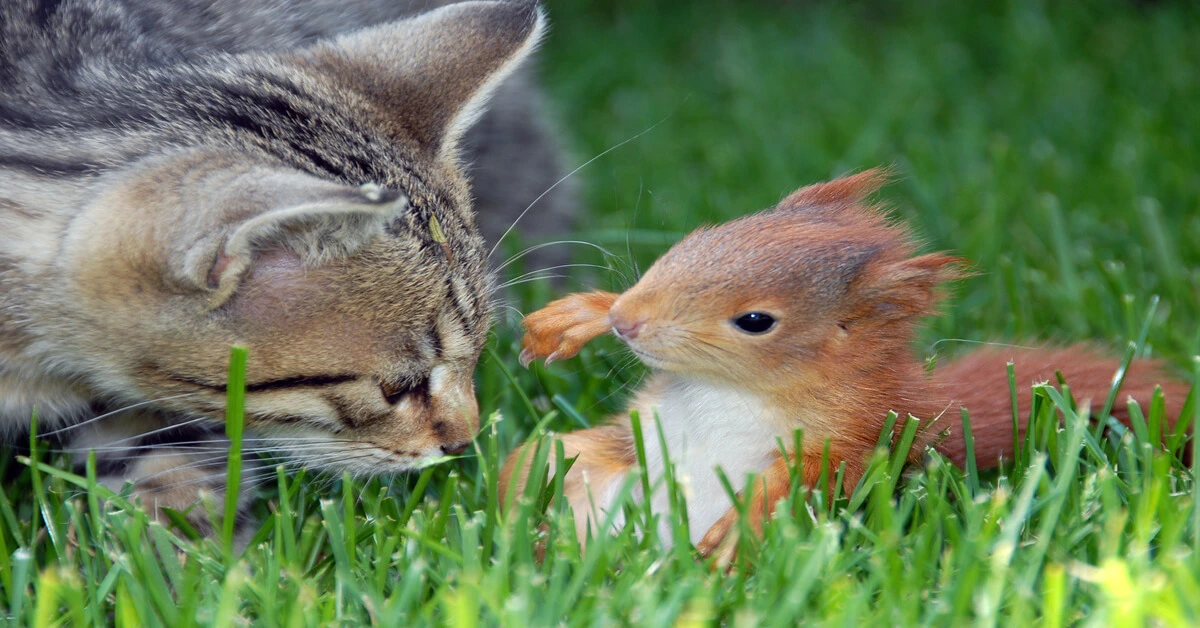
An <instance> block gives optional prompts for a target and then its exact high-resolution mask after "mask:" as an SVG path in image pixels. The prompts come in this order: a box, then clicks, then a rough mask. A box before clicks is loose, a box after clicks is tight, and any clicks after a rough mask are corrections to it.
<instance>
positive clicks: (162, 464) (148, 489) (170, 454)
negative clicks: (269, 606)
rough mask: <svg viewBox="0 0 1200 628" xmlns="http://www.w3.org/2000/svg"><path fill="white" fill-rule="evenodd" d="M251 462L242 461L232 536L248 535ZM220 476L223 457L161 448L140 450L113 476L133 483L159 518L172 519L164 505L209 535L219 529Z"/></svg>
mask: <svg viewBox="0 0 1200 628" xmlns="http://www.w3.org/2000/svg"><path fill="white" fill-rule="evenodd" d="M257 464H258V463H257V461H249V460H247V461H244V463H243V467H242V478H243V479H242V482H241V486H240V487H239V490H238V504H237V513H236V515H235V523H234V530H235V537H237V538H247V539H248V536H247V533H248V532H249V531H250V530H249V529H250V528H251V527H252V525H251V523H252V522H251V518H250V516H249V512H248V511H249V506H250V501H251V498H252V496H253V494H254V489H255V486H256V482H254V481H253V479H252V478H254V477H256V476H257V475H259V473H257V471H258V469H257ZM226 478H227V475H226V461H225V458H224V457H223V456H222V457H214V456H213V455H212V454H211V453H203V454H202V453H197V452H195V451H190V450H188V449H187V448H184V447H165V448H163V449H161V450H158V451H154V452H152V453H145V454H143V455H142V456H140V457H139V458H138V459H137V460H136V461H134V462H133V463H132V464H130V465H129V467H128V469H127V470H126V472H125V473H124V477H121V478H117V479H118V480H119V481H121V482H122V483H123V482H130V483H131V484H132V485H133V497H134V499H135V500H137V501H140V502H141V504H142V507H143V508H145V509H146V510H147V511H148V512H149V513H150V515H151V516H153V517H154V518H155V519H156V520H158V521H159V522H161V523H163V524H165V525H167V524H170V523H172V517H171V516H169V515H168V514H167V510H168V509H169V510H172V511H175V512H178V513H180V514H182V515H183V518H184V519H185V520H186V522H187V524H188V525H189V526H191V528H192V530H194V531H195V532H196V533H198V534H199V535H200V536H202V537H209V536H215V535H216V534H217V533H218V532H219V526H220V525H221V523H220V522H221V517H222V516H223V515H224V511H225V490H226ZM105 483H106V484H109V483H111V482H105ZM182 527H186V526H182Z"/></svg>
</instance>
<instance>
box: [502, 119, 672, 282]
mask: <svg viewBox="0 0 1200 628" xmlns="http://www.w3.org/2000/svg"><path fill="white" fill-rule="evenodd" d="M674 115H675V112H674V111H672V112H671V113H670V114H668V115H667V116H666V117H665V118H663V119H662V120H659V121H658V122H655V123H654V124H652V125H650V127H649V128H647V129H646V130H644V131H642V132H641V133H638V134H637V135H634V136H633V137H630V138H628V139H626V140H624V141H621V142H618V143H617V144H614V145H612V146H610V147H608V148H607V149H605V150H603V151H601V152H600V154H598V155H596V156H595V157H592V158H591V159H589V160H587V161H585V162H583V163H582V164H580V165H579V166H578V167H577V168H575V169H574V170H572V171H570V172H568V173H567V174H565V175H563V177H562V178H561V179H559V180H558V181H555V182H554V184H553V185H551V186H550V187H548V188H546V191H545V192H542V193H541V194H539V195H538V196H537V198H535V199H533V202H531V203H529V206H528V207H526V208H525V209H524V210H522V211H521V213H520V214H517V218H516V219H515V220H513V221H512V224H511V225H509V226H508V229H505V230H504V233H503V234H501V235H500V237H499V238H498V239H497V240H496V243H495V244H493V245H492V248H491V250H490V251H488V259H491V257H492V255H495V253H496V249H497V248H498V247H499V246H500V244H501V243H502V242H504V238H507V237H508V234H510V233H512V230H513V229H514V228H515V227H516V226H517V223H518V222H521V219H522V218H524V217H525V214H527V213H529V210H530V209H533V206H534V205H537V203H538V201H540V200H542V199H543V198H545V196H546V195H547V194H549V193H550V192H551V191H553V190H554V188H556V187H558V186H559V185H561V184H562V182H563V181H566V180H567V179H570V178H571V177H573V176H575V174H576V173H578V172H579V171H580V170H583V169H584V168H586V167H588V166H589V165H591V164H592V162H594V161H596V160H597V159H600V158H601V157H603V156H605V155H607V154H609V153H611V152H613V151H614V150H617V149H618V148H620V147H622V146H624V145H626V144H628V143H630V142H632V141H634V140H637V139H639V138H641V137H642V136H643V135H645V134H647V133H649V132H651V131H653V130H654V129H657V128H658V127H659V126H660V125H661V124H662V123H664V122H666V121H667V120H669V119H671V117H672V116H674Z"/></svg>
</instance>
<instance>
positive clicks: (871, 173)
mask: <svg viewBox="0 0 1200 628" xmlns="http://www.w3.org/2000/svg"><path fill="white" fill-rule="evenodd" d="M891 178H892V172H891V170H890V169H888V168H872V169H870V170H864V171H862V172H860V173H858V174H855V175H850V176H848V177H842V178H840V179H834V180H833V181H825V182H823V183H815V184H813V185H809V186H806V187H802V188H800V189H799V190H796V191H795V192H792V193H791V194H789V195H787V197H785V198H784V199H783V200H782V201H779V204H778V205H777V206H776V208H777V209H779V210H783V211H815V212H828V211H839V210H842V209H846V208H848V207H851V206H853V205H857V204H859V203H860V202H861V201H862V200H863V199H865V198H866V197H868V196H870V195H871V194H873V193H874V192H875V191H877V190H878V189H879V188H881V187H883V185H884V184H886V183H887V182H888V181H889V180H890V179H891Z"/></svg>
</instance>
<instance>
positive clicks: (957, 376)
mask: <svg viewBox="0 0 1200 628" xmlns="http://www.w3.org/2000/svg"><path fill="white" fill-rule="evenodd" d="M1009 362H1012V363H1013V369H1014V373H1015V376H1016V384H1017V408H1018V412H1017V417H1018V430H1017V432H1018V436H1019V437H1020V438H1022V439H1024V437H1025V423H1026V422H1027V421H1028V420H1029V409H1030V403H1031V398H1032V392H1031V390H1030V387H1031V385H1033V384H1034V383H1037V382H1045V381H1050V382H1054V381H1056V377H1055V371H1060V372H1061V373H1062V375H1063V378H1064V379H1065V380H1066V382H1067V385H1068V386H1070V388H1071V394H1072V396H1073V397H1074V398H1075V400H1076V401H1078V402H1079V403H1080V405H1083V404H1085V403H1087V401H1088V400H1090V402H1091V405H1092V408H1093V411H1094V412H1099V410H1100V408H1101V407H1102V406H1103V405H1104V402H1105V400H1106V399H1107V398H1108V392H1109V389H1110V388H1111V387H1112V383H1113V376H1114V375H1115V374H1116V373H1117V370H1118V369H1119V368H1120V366H1121V361H1120V360H1118V359H1116V358H1113V357H1110V356H1106V355H1104V354H1103V353H1101V352H1100V351H1097V350H1095V349H1093V348H1091V347H1088V346H1084V345H1075V346H1071V347H1066V348H1038V349H1014V348H1003V349H999V348H987V349H981V350H978V351H974V352H971V353H969V354H967V355H966V356H964V357H962V358H959V359H958V360H955V361H953V362H951V363H949V364H947V365H946V366H944V367H939V368H938V369H937V370H936V371H935V375H934V378H935V381H936V383H937V384H938V386H939V387H940V388H941V390H942V391H943V392H944V394H945V395H946V396H947V397H948V398H952V399H953V400H954V401H953V402H952V404H951V406H950V408H951V410H957V409H958V408H959V407H964V408H966V409H967V411H968V412H969V414H970V417H971V434H972V436H973V437H974V443H975V460H976V462H977V464H978V465H979V467H980V468H991V467H995V466H997V465H999V463H1000V460H1001V458H1004V459H1006V460H1012V459H1013V451H1012V448H1013V428H1012V424H1013V415H1012V397H1011V394H1010V392H1009V385H1008V368H1007V364H1008V363H1009ZM1155 386H1161V387H1162V390H1163V397H1164V401H1165V402H1166V410H1167V412H1166V420H1167V423H1168V425H1169V429H1170V430H1174V428H1175V422H1176V420H1177V419H1178V418H1179V414H1180V412H1181V411H1182V409H1183V406H1184V402H1185V400H1186V399H1187V397H1188V390H1189V388H1190V385H1189V384H1186V383H1184V382H1182V381H1180V380H1179V379H1178V378H1173V377H1171V376H1169V375H1167V374H1166V372H1165V371H1164V370H1163V368H1162V365H1161V364H1160V363H1159V362H1156V361H1153V360H1134V361H1133V362H1132V363H1131V364H1130V366H1129V370H1128V372H1127V373H1126V374H1125V380H1124V382H1123V383H1122V385H1121V389H1120V391H1119V392H1118V394H1117V397H1116V399H1115V401H1114V403H1113V409H1112V415H1113V417H1115V418H1117V419H1118V420H1120V421H1121V422H1122V423H1124V424H1126V425H1129V408H1128V405H1129V400H1130V399H1135V400H1137V403H1138V405H1140V406H1141V408H1142V411H1143V412H1149V409H1150V401H1151V399H1152V398H1153V395H1154V388H1155ZM946 414H947V416H948V417H949V418H950V419H951V421H954V423H953V424H952V425H953V426H952V427H951V428H950V430H949V432H950V433H949V435H948V436H947V437H946V438H944V439H943V440H942V441H941V442H940V443H938V444H937V445H936V448H937V450H938V451H940V452H941V453H942V454H944V455H945V456H946V457H948V458H950V459H951V460H952V461H953V462H954V463H955V464H957V465H959V466H960V467H961V466H963V465H964V464H965V461H966V448H965V445H964V442H963V436H962V429H961V427H959V426H958V424H957V419H958V413H957V412H947V413H946Z"/></svg>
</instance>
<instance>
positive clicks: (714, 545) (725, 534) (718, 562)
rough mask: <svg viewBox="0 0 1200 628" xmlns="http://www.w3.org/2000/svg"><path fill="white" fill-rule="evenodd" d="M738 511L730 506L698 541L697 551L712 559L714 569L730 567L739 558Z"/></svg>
mask: <svg viewBox="0 0 1200 628" xmlns="http://www.w3.org/2000/svg"><path fill="white" fill-rule="evenodd" d="M737 522H738V511H737V509H734V508H730V509H729V511H728V512H726V513H725V516H723V517H721V518H720V519H718V520H717V522H716V523H714V524H713V525H712V527H711V528H709V529H708V532H705V533H704V538H702V539H700V541H699V542H698V543H696V551H698V552H700V555H701V556H705V557H707V558H710V559H712V567H713V569H729V568H730V567H732V565H733V562H734V560H735V559H736V558H737V550H738V524H737Z"/></svg>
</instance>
